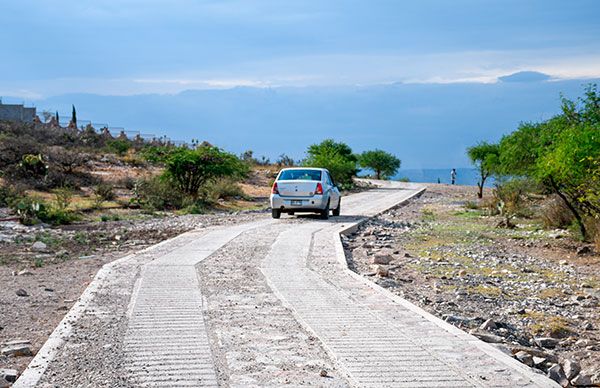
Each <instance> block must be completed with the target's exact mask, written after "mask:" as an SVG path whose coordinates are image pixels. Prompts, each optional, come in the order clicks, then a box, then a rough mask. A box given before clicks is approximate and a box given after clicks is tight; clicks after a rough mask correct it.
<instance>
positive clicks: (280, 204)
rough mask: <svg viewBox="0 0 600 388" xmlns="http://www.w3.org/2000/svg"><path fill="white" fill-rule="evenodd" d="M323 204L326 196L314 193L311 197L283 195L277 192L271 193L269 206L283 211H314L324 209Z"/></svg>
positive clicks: (325, 201) (325, 202)
mask: <svg viewBox="0 0 600 388" xmlns="http://www.w3.org/2000/svg"><path fill="white" fill-rule="evenodd" d="M292 201H294V202H292ZM298 201H300V202H298ZM325 206H327V197H325V196H324V195H314V196H312V197H284V196H281V195H279V194H271V208H272V209H279V210H281V211H282V212H284V213H288V212H314V211H319V210H323V209H325Z"/></svg>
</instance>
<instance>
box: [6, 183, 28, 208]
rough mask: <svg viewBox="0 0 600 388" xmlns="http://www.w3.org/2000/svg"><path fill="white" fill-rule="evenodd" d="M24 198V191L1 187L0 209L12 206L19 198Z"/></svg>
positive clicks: (11, 187)
mask: <svg viewBox="0 0 600 388" xmlns="http://www.w3.org/2000/svg"><path fill="white" fill-rule="evenodd" d="M22 196H23V191H22V190H19V189H17V188H15V187H13V186H4V185H0V207H5V206H10V205H11V204H12V203H13V202H14V201H15V200H16V199H17V198H19V197H22Z"/></svg>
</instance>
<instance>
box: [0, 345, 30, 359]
mask: <svg viewBox="0 0 600 388" xmlns="http://www.w3.org/2000/svg"><path fill="white" fill-rule="evenodd" d="M0 353H2V355H4V356H12V357H27V356H32V355H33V353H32V351H31V344H28V343H21V344H7V345H6V346H5V347H3V348H2V350H0Z"/></svg>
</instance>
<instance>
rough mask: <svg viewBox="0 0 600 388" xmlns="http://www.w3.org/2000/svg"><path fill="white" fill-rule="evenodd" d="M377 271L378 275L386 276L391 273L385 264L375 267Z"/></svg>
mask: <svg viewBox="0 0 600 388" xmlns="http://www.w3.org/2000/svg"><path fill="white" fill-rule="evenodd" d="M375 273H376V274H377V276H380V277H382V278H385V277H387V276H388V275H389V274H390V271H388V269H387V268H385V267H384V266H383V265H378V266H377V268H375Z"/></svg>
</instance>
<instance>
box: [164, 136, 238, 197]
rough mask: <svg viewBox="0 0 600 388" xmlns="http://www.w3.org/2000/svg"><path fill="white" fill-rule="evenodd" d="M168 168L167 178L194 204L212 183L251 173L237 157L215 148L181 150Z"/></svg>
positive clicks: (176, 151) (171, 158)
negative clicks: (204, 188)
mask: <svg viewBox="0 0 600 388" xmlns="http://www.w3.org/2000/svg"><path fill="white" fill-rule="evenodd" d="M165 165H166V170H165V177H166V178H168V179H170V180H171V181H172V182H173V183H174V184H175V186H176V187H177V189H179V190H180V191H181V192H183V193H185V194H187V195H189V196H191V197H192V198H193V199H194V200H197V199H198V196H199V195H200V189H201V188H202V187H203V186H204V185H205V184H207V183H208V182H211V181H212V180H214V179H217V178H223V177H240V176H243V175H244V174H246V173H247V166H246V164H245V163H243V162H242V161H241V160H240V159H238V158H237V157H236V156H235V155H233V154H230V153H228V152H225V151H222V150H221V149H219V148H217V147H213V146H200V147H198V148H196V149H194V150H191V149H188V148H177V149H176V150H174V151H173V152H172V153H170V154H169V155H168V156H167V158H166V163H165Z"/></svg>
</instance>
